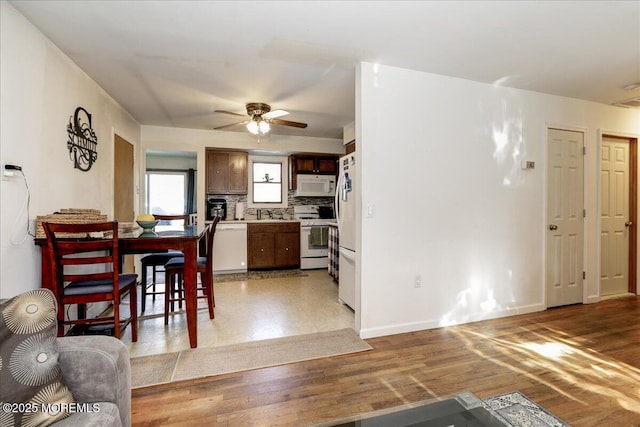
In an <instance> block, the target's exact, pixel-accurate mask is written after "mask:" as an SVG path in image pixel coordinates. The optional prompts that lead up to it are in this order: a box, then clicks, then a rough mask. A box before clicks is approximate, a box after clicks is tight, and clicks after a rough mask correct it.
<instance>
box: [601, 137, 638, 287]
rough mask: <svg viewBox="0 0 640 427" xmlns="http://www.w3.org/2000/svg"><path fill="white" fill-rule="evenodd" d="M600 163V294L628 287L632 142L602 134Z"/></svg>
mask: <svg viewBox="0 0 640 427" xmlns="http://www.w3.org/2000/svg"><path fill="white" fill-rule="evenodd" d="M600 165H601V166H600V183H601V197H600V198H601V207H600V210H601V214H600V215H601V216H600V230H601V231H600V248H601V249H600V250H601V253H600V295H612V294H619V293H624V292H627V291H628V289H629V231H630V229H629V226H630V225H631V222H630V219H629V194H630V193H629V185H630V179H629V143H628V142H627V141H624V140H620V139H614V138H603V140H602V149H601V153H600Z"/></svg>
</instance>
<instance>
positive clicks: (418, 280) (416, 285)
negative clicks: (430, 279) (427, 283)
mask: <svg viewBox="0 0 640 427" xmlns="http://www.w3.org/2000/svg"><path fill="white" fill-rule="evenodd" d="M413 287H414V288H421V287H422V275H421V274H418V275H416V277H415V279H414V280H413Z"/></svg>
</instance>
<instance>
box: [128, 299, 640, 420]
mask: <svg viewBox="0 0 640 427" xmlns="http://www.w3.org/2000/svg"><path fill="white" fill-rule="evenodd" d="M367 342H368V343H369V344H370V345H371V346H372V347H373V348H374V350H372V351H367V352H363V353H356V354H351V355H344V356H339V357H332V358H326V359H320V360H315V361H309V362H301V363H294V364H290V365H284V366H277V367H272V368H266V369H258V370H254V371H248V372H240V373H235V374H228V375H221V376H217V377H212V378H203V379H198V380H192V381H186V382H183V383H178V384H175V383H174V384H170V385H163V386H156V387H153V388H147V389H136V390H134V391H133V393H132V394H133V401H132V420H133V423H134V425H135V426H159V425H162V426H171V425H174V426H189V425H193V426H196V425H197V426H203V425H225V426H263V425H269V426H275V425H278V426H300V425H307V424H310V423H314V422H319V421H323V420H329V419H333V418H337V417H344V416H348V415H354V414H356V413H359V412H365V411H371V410H376V409H381V408H387V407H391V406H397V405H401V404H404V403H408V402H415V401H420V400H424V399H429V398H432V397H434V396H439V395H445V394H451V393H455V392H458V391H462V390H469V391H471V392H473V393H475V394H476V395H477V396H478V397H480V398H486V397H489V396H492V395H496V394H501V393H506V392H510V391H515V390H519V391H521V392H522V393H524V394H525V395H527V396H528V397H529V398H531V399H532V400H534V401H536V402H537V403H538V404H540V405H542V406H544V407H545V408H546V409H547V410H549V411H551V412H552V413H553V414H555V415H556V416H558V417H560V418H561V419H563V420H564V421H565V422H567V423H569V424H570V425H572V426H623V427H629V426H640V297H636V296H633V297H625V298H621V299H612V300H607V301H603V302H600V303H597V304H590V305H576V306H569V307H563V308H556V309H551V310H547V311H545V312H541V313H533V314H526V315H520V316H514V317H509V318H504V319H496V320H488V321H483V322H477V323H472V324H467V325H461V326H453V327H447V328H440V329H433V330H427V331H420V332H414V333H407V334H400V335H394V336H388V337H380V338H375V339H370V340H367Z"/></svg>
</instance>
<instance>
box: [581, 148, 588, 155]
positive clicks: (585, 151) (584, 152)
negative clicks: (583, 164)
mask: <svg viewBox="0 0 640 427" xmlns="http://www.w3.org/2000/svg"><path fill="white" fill-rule="evenodd" d="M582 155H583V156H586V155H587V147H582Z"/></svg>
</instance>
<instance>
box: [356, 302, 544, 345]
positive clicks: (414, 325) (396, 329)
mask: <svg viewBox="0 0 640 427" xmlns="http://www.w3.org/2000/svg"><path fill="white" fill-rule="evenodd" d="M546 309H547V307H546V306H545V305H544V304H530V305H524V306H520V307H512V308H508V309H505V310H501V311H495V312H491V313H477V314H469V315H465V318H464V319H460V321H455V322H447V323H446V324H445V323H443V321H442V320H441V319H431V320H425V321H420V322H410V323H399V324H395V325H385V326H379V327H374V328H361V329H360V338H362V339H367V338H376V337H383V336H387V335H395V334H404V333H407V332H416V331H422V330H426V329H435V328H442V327H446V326H454V325H462V324H466V323H473V322H479V321H481V320H489V319H498V318H501V317H509V316H516V315H518V314H527V313H535V312H539V311H544V310H546Z"/></svg>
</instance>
